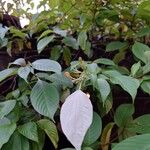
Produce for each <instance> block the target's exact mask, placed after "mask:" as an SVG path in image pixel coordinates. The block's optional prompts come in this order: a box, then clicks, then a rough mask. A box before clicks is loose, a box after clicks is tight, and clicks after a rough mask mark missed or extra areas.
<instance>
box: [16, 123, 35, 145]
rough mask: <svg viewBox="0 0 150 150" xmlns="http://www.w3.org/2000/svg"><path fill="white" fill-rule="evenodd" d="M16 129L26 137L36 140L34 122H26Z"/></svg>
mask: <svg viewBox="0 0 150 150" xmlns="http://www.w3.org/2000/svg"><path fill="white" fill-rule="evenodd" d="M18 131H19V133H20V134H22V135H23V136H25V137H26V138H28V139H30V140H33V141H35V142H38V132H37V125H36V123H35V122H28V123H26V124H23V125H21V126H19V127H18Z"/></svg>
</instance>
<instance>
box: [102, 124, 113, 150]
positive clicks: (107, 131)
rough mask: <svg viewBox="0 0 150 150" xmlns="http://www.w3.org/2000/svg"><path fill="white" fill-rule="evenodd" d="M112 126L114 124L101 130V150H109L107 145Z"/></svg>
mask: <svg viewBox="0 0 150 150" xmlns="http://www.w3.org/2000/svg"><path fill="white" fill-rule="evenodd" d="M113 126H114V123H112V122H111V123H108V124H107V125H106V126H105V128H104V129H103V132H102V136H101V145H102V147H101V148H102V150H109V145H108V143H109V142H110V136H111V132H112V128H113Z"/></svg>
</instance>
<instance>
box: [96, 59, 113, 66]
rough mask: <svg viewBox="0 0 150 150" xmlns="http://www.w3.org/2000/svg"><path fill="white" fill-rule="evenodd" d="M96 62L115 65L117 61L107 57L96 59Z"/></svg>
mask: <svg viewBox="0 0 150 150" xmlns="http://www.w3.org/2000/svg"><path fill="white" fill-rule="evenodd" d="M94 63H97V64H102V65H108V66H115V63H114V62H113V61H112V60H110V59H107V58H99V59H96V60H94Z"/></svg>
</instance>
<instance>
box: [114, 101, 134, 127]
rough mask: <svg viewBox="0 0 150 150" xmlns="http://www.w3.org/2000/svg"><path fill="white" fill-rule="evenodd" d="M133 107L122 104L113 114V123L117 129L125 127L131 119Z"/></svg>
mask: <svg viewBox="0 0 150 150" xmlns="http://www.w3.org/2000/svg"><path fill="white" fill-rule="evenodd" d="M133 113H134V106H133V105H132V104H122V105H120V106H119V107H118V108H117V109H116V112H115V115H114V121H115V123H116V124H117V126H118V127H125V126H126V125H127V123H128V122H129V121H130V119H131V118H132V115H133Z"/></svg>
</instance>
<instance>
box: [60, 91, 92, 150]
mask: <svg viewBox="0 0 150 150" xmlns="http://www.w3.org/2000/svg"><path fill="white" fill-rule="evenodd" d="M92 120H93V106H92V104H91V101H90V99H89V98H88V96H87V95H86V94H85V93H83V92H82V91H81V90H77V91H75V92H74V93H72V94H71V95H70V96H68V97H67V99H66V101H65V103H64V104H63V105H62V108H61V112H60V121H61V127H62V130H63V132H64V134H65V135H66V137H67V138H68V140H69V141H70V142H71V143H72V145H73V146H74V147H75V148H76V150H81V145H82V142H83V140H84V136H85V134H86V132H87V130H88V128H89V127H90V125H91V123H92Z"/></svg>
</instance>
